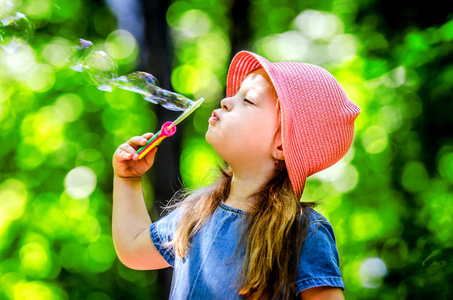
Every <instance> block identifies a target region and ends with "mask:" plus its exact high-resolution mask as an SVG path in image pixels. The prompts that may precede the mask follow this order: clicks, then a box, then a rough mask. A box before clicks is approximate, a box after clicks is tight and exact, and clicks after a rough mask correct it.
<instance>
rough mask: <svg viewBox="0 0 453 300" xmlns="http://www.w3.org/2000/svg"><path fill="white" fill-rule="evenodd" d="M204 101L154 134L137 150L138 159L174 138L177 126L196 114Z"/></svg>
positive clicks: (198, 102)
mask: <svg viewBox="0 0 453 300" xmlns="http://www.w3.org/2000/svg"><path fill="white" fill-rule="evenodd" d="M203 101H204V99H203V98H200V99H198V100H197V101H196V102H195V103H193V104H192V105H191V106H190V107H189V108H188V109H187V110H186V111H184V112H183V113H182V114H181V115H180V116H179V117H178V118H177V119H176V120H174V121H173V122H171V121H168V122H165V123H164V125H162V127H161V129H160V130H159V131H158V132H156V133H155V134H154V136H153V137H152V138H150V139H149V141H148V142H147V143H146V144H145V145H144V146H143V147H141V148H140V149H138V150H137V154H138V155H139V156H138V159H142V158H143V157H145V155H146V154H148V152H149V151H151V149H153V148H154V147H156V146H158V145H159V144H160V143H162V141H163V140H164V139H165V138H166V137H169V136H172V135H173V134H175V132H176V125H178V124H179V123H181V122H182V121H183V120H184V119H185V118H187V117H188V116H189V115H190V114H191V113H192V112H194V111H195V110H196V109H197V108H198V107H199V106H200V105H201V103H203Z"/></svg>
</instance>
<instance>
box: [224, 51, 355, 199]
mask: <svg viewBox="0 0 453 300" xmlns="http://www.w3.org/2000/svg"><path fill="white" fill-rule="evenodd" d="M259 67H263V68H264V70H265V71H266V73H267V74H268V75H269V78H270V79H271V81H272V83H273V85H274V88H275V90H276V92H277V96H278V101H279V103H280V107H281V122H282V143H283V154H284V156H285V165H286V168H287V170H288V175H289V179H290V181H291V185H292V187H293V189H294V192H295V193H296V195H297V196H298V197H300V196H302V193H303V190H304V187H305V182H306V179H307V177H308V176H310V175H313V174H315V173H317V172H319V171H322V170H324V169H326V168H328V167H330V166H332V165H333V164H335V163H336V162H338V161H339V160H340V159H341V158H342V157H343V156H344V155H345V154H346V152H348V150H349V148H350V147H351V144H352V141H353V138H354V121H355V119H356V118H357V116H358V115H359V114H360V108H359V107H358V106H357V105H356V104H354V103H353V102H352V101H351V100H349V99H348V97H347V96H346V93H345V92H344V90H343V88H342V87H341V86H340V84H339V83H338V81H337V80H336V79H335V78H334V77H333V76H332V75H331V74H330V73H329V72H328V71H326V70H325V69H323V68H321V67H318V66H315V65H311V64H306V63H299V62H276V63H271V62H269V61H268V60H267V59H265V58H264V57H262V56H260V55H258V54H255V53H252V52H249V51H241V52H239V53H238V54H236V56H235V57H234V58H233V60H232V61H231V64H230V68H229V70H228V78H227V97H232V96H234V95H235V94H236V92H237V91H238V89H239V86H240V85H241V83H242V81H243V80H244V79H245V77H246V76H247V75H248V73H250V72H251V71H253V70H255V69H257V68H259Z"/></svg>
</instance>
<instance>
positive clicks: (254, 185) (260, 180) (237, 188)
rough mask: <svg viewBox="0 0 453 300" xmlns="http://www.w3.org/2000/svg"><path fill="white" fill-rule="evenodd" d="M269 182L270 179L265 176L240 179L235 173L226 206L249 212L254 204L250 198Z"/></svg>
mask: <svg viewBox="0 0 453 300" xmlns="http://www.w3.org/2000/svg"><path fill="white" fill-rule="evenodd" d="M269 180H270V177H269V176H263V174H259V175H256V176H251V177H250V176H246V177H240V176H237V175H236V174H235V173H234V172H233V178H232V179H231V188H230V194H229V196H228V198H227V199H226V200H224V202H225V204H226V205H228V206H231V207H235V208H238V209H241V210H244V211H249V210H250V209H251V207H252V206H253V204H254V203H253V199H251V198H250V196H251V195H253V194H254V193H256V192H257V191H259V190H260V189H261V187H262V186H264V185H265V184H266V183H267V182H268V181H269Z"/></svg>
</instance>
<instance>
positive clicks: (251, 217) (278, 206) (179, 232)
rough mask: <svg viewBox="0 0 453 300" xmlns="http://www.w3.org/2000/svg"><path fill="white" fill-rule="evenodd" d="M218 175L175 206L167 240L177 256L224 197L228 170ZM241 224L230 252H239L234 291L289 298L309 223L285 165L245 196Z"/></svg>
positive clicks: (306, 204)
mask: <svg viewBox="0 0 453 300" xmlns="http://www.w3.org/2000/svg"><path fill="white" fill-rule="evenodd" d="M220 171H221V176H220V178H219V179H218V181H217V182H216V183H215V184H214V185H213V186H211V187H208V188H205V189H201V190H198V191H196V192H194V193H192V194H190V195H189V196H187V197H186V198H185V200H184V201H181V202H179V203H177V204H176V205H175V206H181V207H182V210H183V216H182V218H181V220H180V222H179V223H178V226H177V228H176V233H175V238H174V240H173V241H172V242H171V244H173V247H174V249H175V252H176V254H177V255H178V256H180V257H184V256H185V255H186V254H187V253H188V251H190V240H191V238H192V237H193V236H194V235H195V234H196V233H197V231H198V230H200V228H201V227H202V225H203V224H204V223H205V221H206V220H207V219H208V218H209V217H210V216H211V215H212V214H213V212H214V211H215V210H216V208H217V207H218V206H219V204H220V202H221V201H222V200H226V199H227V198H228V195H229V192H230V187H231V180H232V176H233V173H232V170H231V169H230V168H229V167H228V168H226V169H223V168H220ZM250 198H251V199H252V200H254V201H253V203H254V204H253V206H252V207H251V209H250V211H248V214H247V218H246V222H245V227H244V230H243V232H242V235H241V239H240V242H239V244H238V246H237V248H236V251H235V255H239V253H243V254H244V253H245V254H244V262H243V266H242V270H241V276H240V278H239V282H240V288H239V291H238V293H239V295H241V296H242V297H243V298H245V299H275V298H278V299H290V298H291V297H294V296H295V290H294V287H295V281H296V273H297V268H298V261H299V260H298V255H299V252H300V249H301V246H302V243H303V241H304V237H305V234H306V230H307V226H308V215H307V214H308V210H307V209H306V208H307V207H313V206H314V203H313V202H300V201H299V199H298V198H297V197H296V195H295V194H294V192H293V189H292V186H291V183H290V180H289V177H288V173H287V171H286V168H284V167H282V168H281V169H280V170H279V172H278V173H277V174H276V176H274V178H273V179H271V180H270V181H269V182H268V183H267V184H266V185H265V186H263V187H262V188H261V189H260V190H259V191H258V192H257V193H255V194H254V195H252V196H251V197H250Z"/></svg>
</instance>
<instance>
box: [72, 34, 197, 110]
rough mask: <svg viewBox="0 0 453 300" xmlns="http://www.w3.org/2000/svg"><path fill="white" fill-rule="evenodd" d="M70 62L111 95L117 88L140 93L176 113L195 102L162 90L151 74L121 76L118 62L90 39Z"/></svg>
mask: <svg viewBox="0 0 453 300" xmlns="http://www.w3.org/2000/svg"><path fill="white" fill-rule="evenodd" d="M67 61H68V62H69V63H70V68H71V69H73V70H74V71H77V72H81V73H84V74H87V75H88V76H89V78H90V80H91V81H92V82H94V84H95V85H96V86H97V88H98V89H99V90H101V91H106V92H111V91H113V87H117V88H120V89H123V90H127V91H131V92H134V93H138V94H140V95H142V96H143V99H145V100H146V101H148V102H151V103H153V104H157V105H161V106H162V107H164V108H166V109H168V110H173V111H184V110H186V109H188V108H189V107H191V106H192V105H193V104H194V103H195V101H192V100H190V99H188V98H186V97H184V96H182V95H179V94H177V93H174V92H170V91H167V90H164V89H162V88H160V87H159V86H158V85H159V81H158V80H157V78H156V77H154V76H153V75H151V74H149V73H146V72H139V71H137V72H133V73H130V74H128V75H122V76H118V74H117V66H116V63H115V61H114V60H113V59H112V58H111V57H110V56H109V55H108V54H107V53H105V52H104V51H94V50H93V43H92V42H90V41H88V40H84V39H80V41H79V45H77V46H75V47H73V50H72V52H71V55H70V56H69V57H68V59H67Z"/></svg>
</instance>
